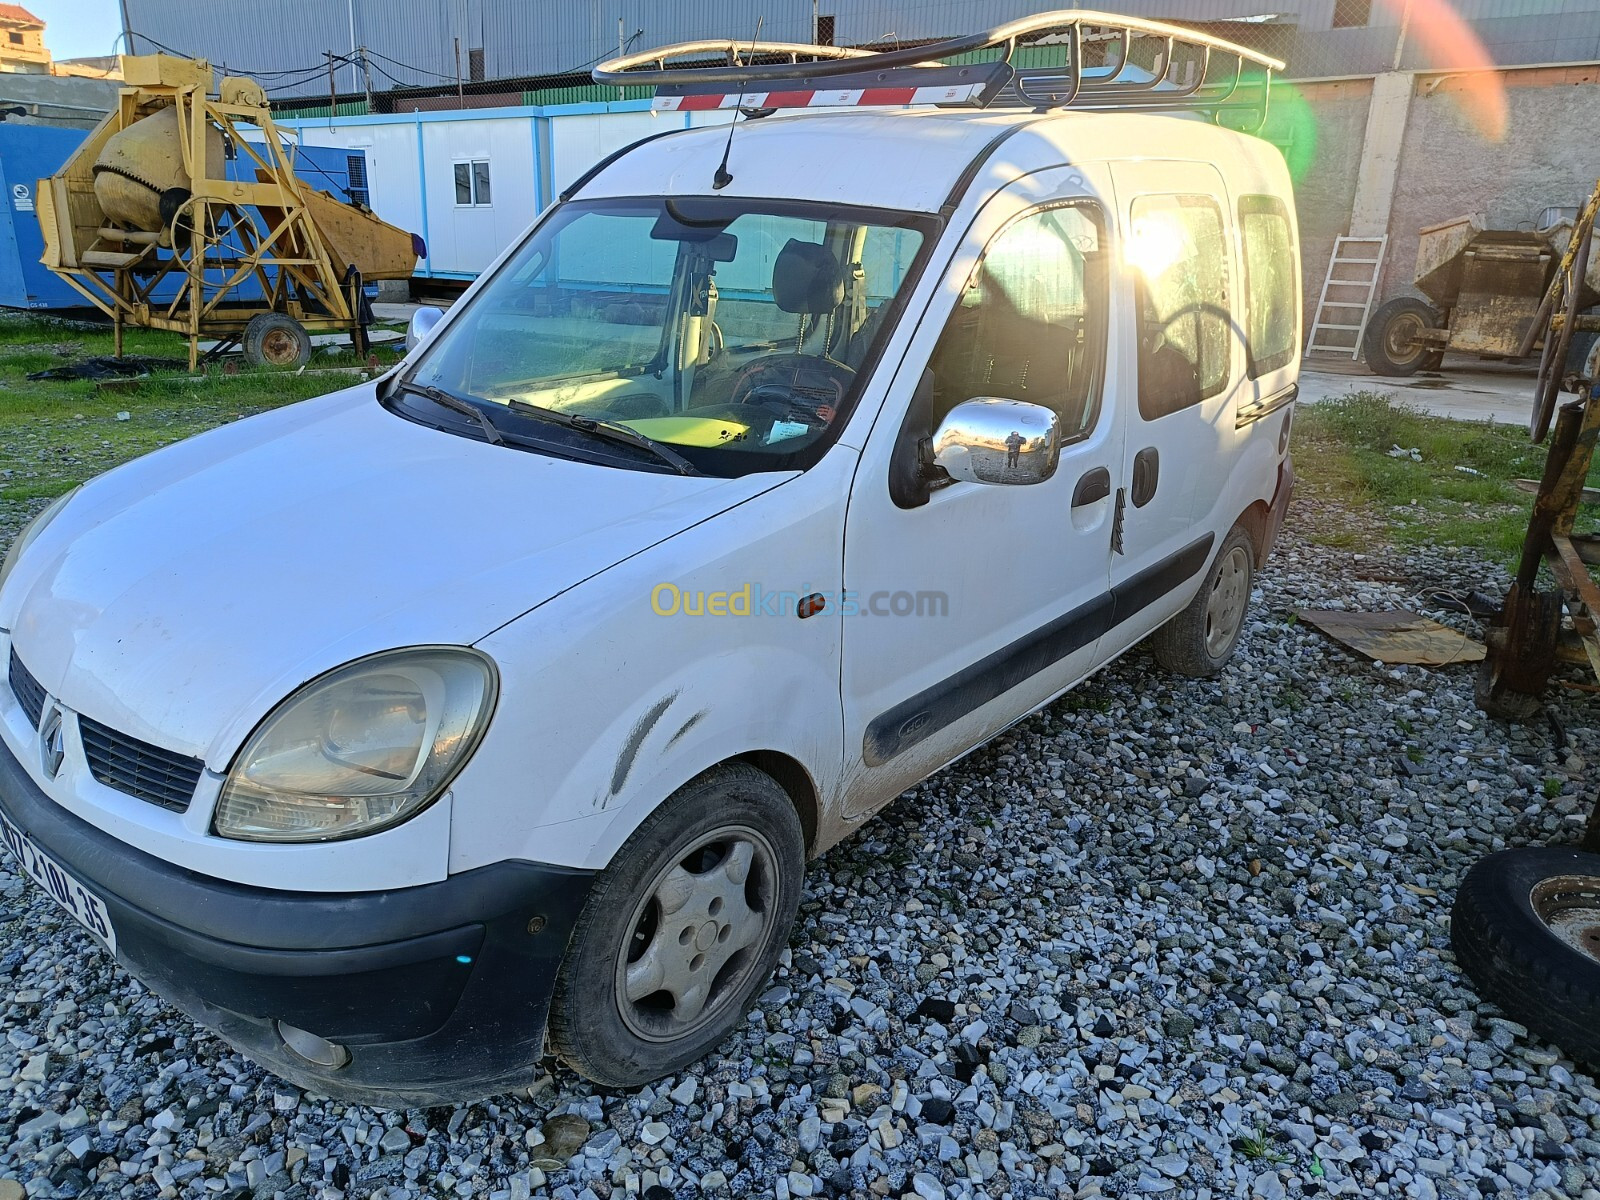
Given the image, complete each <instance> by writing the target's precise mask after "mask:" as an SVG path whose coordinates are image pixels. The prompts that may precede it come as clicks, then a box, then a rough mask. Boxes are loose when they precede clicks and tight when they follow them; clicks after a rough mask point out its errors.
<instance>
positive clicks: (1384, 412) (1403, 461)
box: [1294, 392, 1594, 565]
mask: <svg viewBox="0 0 1600 1200" xmlns="http://www.w3.org/2000/svg"><path fill="white" fill-rule="evenodd" d="M1294 439H1295V440H1294V449H1295V470H1296V472H1297V473H1298V477H1299V479H1300V481H1301V482H1302V484H1303V486H1304V487H1305V488H1306V491H1307V494H1309V495H1310V496H1312V497H1314V498H1321V499H1327V500H1331V501H1336V502H1338V503H1339V504H1340V505H1342V506H1347V507H1354V508H1362V507H1365V508H1367V509H1368V510H1369V514H1370V515H1371V516H1372V517H1374V518H1376V521H1377V528H1378V530H1379V531H1381V533H1382V534H1383V535H1384V536H1385V537H1386V538H1387V539H1389V540H1392V541H1394V542H1396V543H1398V544H1400V545H1402V546H1404V545H1421V544H1428V545H1450V546H1466V547H1471V548H1473V549H1477V550H1479V551H1482V552H1483V553H1485V554H1486V555H1488V556H1489V557H1491V558H1493V559H1495V560H1497V561H1499V562H1502V563H1505V564H1508V565H1509V564H1510V563H1512V562H1513V561H1514V560H1515V558H1516V556H1517V553H1518V551H1519V550H1520V548H1521V546H1522V538H1523V534H1524V532H1525V531H1526V529H1527V524H1528V514H1529V512H1530V510H1531V508H1532V504H1533V497H1532V496H1531V495H1530V494H1528V493H1526V492H1521V491H1519V490H1517V489H1516V488H1515V487H1514V486H1513V485H1512V481H1513V480H1517V479H1537V478H1538V477H1539V475H1540V474H1541V473H1542V472H1543V470H1544V459H1545V447H1544V446H1536V445H1534V444H1533V443H1532V442H1530V441H1529V440H1528V434H1527V431H1526V430H1524V429H1522V428H1521V427H1520V426H1511V425H1496V424H1494V423H1492V422H1491V423H1485V422H1478V421H1456V420H1451V419H1449V418H1447V417H1434V416H1429V415H1427V414H1425V413H1421V412H1418V411H1416V410H1415V409H1412V408H1408V407H1406V406H1404V405H1400V404H1395V403H1394V402H1393V401H1392V400H1390V398H1389V397H1387V396H1384V395H1379V394H1376V393H1373V392H1357V393H1355V394H1353V395H1350V396H1346V397H1343V398H1341V399H1336V400H1329V401H1325V402H1323V403H1321V404H1308V405H1305V406H1303V407H1301V408H1300V409H1299V410H1298V412H1297V413H1296V417H1295V429H1294ZM1396 447H1398V448H1399V450H1401V451H1403V452H1405V453H1403V454H1398V455H1397V454H1395V453H1393V451H1394V450H1395V448H1396ZM1412 451H1415V454H1412V453H1411V452H1412ZM1593 478H1594V472H1591V482H1592V480H1593ZM1372 532H1373V531H1372V529H1371V528H1370V527H1360V526H1356V525H1352V526H1348V527H1338V526H1335V527H1331V528H1327V529H1322V530H1317V531H1313V532H1312V533H1311V534H1310V535H1309V536H1310V537H1311V540H1313V541H1315V542H1318V543H1320V544H1322V545H1327V546H1335V547H1339V548H1361V547H1362V546H1363V545H1364V543H1365V542H1366V541H1367V540H1368V538H1369V537H1370V536H1371V534H1372Z"/></svg>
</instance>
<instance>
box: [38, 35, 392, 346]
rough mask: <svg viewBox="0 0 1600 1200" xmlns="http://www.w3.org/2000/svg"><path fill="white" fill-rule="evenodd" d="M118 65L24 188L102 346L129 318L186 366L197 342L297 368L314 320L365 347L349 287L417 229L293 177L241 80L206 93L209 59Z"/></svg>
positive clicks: (278, 140)
mask: <svg viewBox="0 0 1600 1200" xmlns="http://www.w3.org/2000/svg"><path fill="white" fill-rule="evenodd" d="M122 71H123V78H124V80H125V81H126V83H127V86H126V87H124V88H123V89H122V90H121V92H120V94H119V98H118V101H117V107H116V109H115V110H114V111H113V112H111V113H110V114H109V115H108V116H107V117H106V119H105V120H104V121H102V122H101V123H100V125H99V126H98V127H97V128H96V129H95V130H94V132H93V133H91V134H90V135H89V137H88V138H87V140H85V141H84V143H83V144H82V146H80V147H79V148H78V150H77V152H76V153H74V154H73V156H72V157H71V158H69V159H68V160H67V161H66V163H65V164H64V165H63V166H62V168H61V169H60V170H59V171H58V172H56V174H55V175H53V176H51V177H50V178H49V179H44V180H40V181H39V188H38V193H37V195H38V214H39V224H40V226H41V227H42V228H43V231H44V260H43V261H44V265H45V266H47V267H49V268H50V269H51V270H52V271H54V272H55V273H56V274H58V275H60V276H61V277H62V278H63V279H65V280H66V281H67V283H69V284H70V285H71V286H72V287H74V288H76V289H77V290H78V291H79V292H80V293H82V295H83V296H84V297H85V298H86V299H88V300H89V302H90V303H91V304H93V305H94V306H95V307H96V308H98V309H100V310H101V311H102V312H104V313H105V314H106V315H107V316H109V317H110V318H111V319H112V321H113V322H114V323H115V325H116V348H117V354H118V355H119V356H120V355H121V353H122V331H123V328H124V327H125V326H128V325H132V326H135V327H142V328H150V329H170V330H174V331H176V332H178V333H182V334H185V335H187V337H188V339H189V366H190V369H191V370H193V369H194V368H195V367H196V365H197V364H198V361H199V357H200V353H199V347H200V340H201V339H202V338H215V339H217V341H218V346H216V347H214V348H213V350H212V353H216V352H217V351H219V350H225V349H230V348H232V347H233V346H235V345H238V346H240V347H241V348H242V349H243V351H244V354H245V357H246V358H247V359H248V360H249V361H251V362H253V363H257V364H267V365H272V366H297V365H301V364H304V363H305V361H306V359H307V358H308V357H309V356H310V353H311V332H312V331H314V330H320V331H342V332H348V333H349V334H350V337H351V339H352V342H353V344H354V345H355V347H356V350H357V352H358V353H363V354H364V353H365V352H366V349H367V341H366V324H367V321H368V320H370V308H369V306H368V305H367V303H366V300H365V296H364V293H363V290H362V288H363V285H364V284H365V283H367V282H370V281H372V280H378V279H406V278H409V277H410V275H411V273H412V271H413V270H415V268H416V263H417V259H418V257H419V256H420V255H421V254H422V253H423V252H424V250H423V246H422V244H421V239H419V238H417V237H416V236H415V235H414V234H411V233H408V232H406V231H405V230H403V229H397V228H395V227H394V226H393V225H390V224H388V223H387V222H384V221H381V220H379V219H378V218H377V217H376V216H374V215H373V214H372V212H371V211H370V210H368V209H366V208H363V207H360V206H357V205H354V204H347V203H345V202H344V201H342V200H338V199H336V198H335V197H333V196H330V195H329V194H327V193H326V192H321V191H318V190H316V189H314V188H312V187H311V186H310V185H309V184H307V183H306V182H305V181H304V180H303V179H299V178H297V177H296V175H295V169H294V150H295V146H294V143H293V142H291V141H289V140H288V139H286V138H285V137H284V136H283V135H282V133H281V132H280V131H279V129H278V128H277V126H276V125H275V124H274V123H273V120H272V113H271V109H270V108H269V106H268V104H267V97H266V93H265V92H264V91H263V90H262V88H261V85H260V84H258V83H256V82H255V81H254V80H251V79H242V78H236V77H232V76H227V77H224V78H223V79H222V81H221V83H220V85H219V86H218V88H217V91H216V92H215V93H214V94H213V93H212V91H211V80H212V71H211V66H210V64H209V63H207V62H204V61H202V60H198V59H187V58H177V57H174V56H171V55H166V54H152V55H140V56H132V55H130V56H125V57H124V58H123V59H122ZM247 130H248V134H247V132H246V131H247ZM230 165H231V166H232V167H233V169H232V170H230V169H229V168H230ZM240 168H243V170H241V169H240ZM252 168H253V169H252ZM230 175H232V176H234V178H230ZM247 175H249V176H253V178H244V176H247ZM174 275H176V276H177V288H176V289H175V290H174V289H173V288H171V287H170V286H160V285H163V284H164V282H165V281H167V280H169V279H171V278H172V277H173V276H174ZM158 286H160V291H161V295H160V297H159V298H157V296H156V292H157V288H158Z"/></svg>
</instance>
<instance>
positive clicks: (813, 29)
mask: <svg viewBox="0 0 1600 1200" xmlns="http://www.w3.org/2000/svg"><path fill="white" fill-rule="evenodd" d="M820 32H821V31H820V30H819V29H818V27H817V0H811V44H812V45H813V46H820V45H821V44H822V43H821V42H820V41H818V40H817V39H818V36H819V34H820Z"/></svg>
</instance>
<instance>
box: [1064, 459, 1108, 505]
mask: <svg viewBox="0 0 1600 1200" xmlns="http://www.w3.org/2000/svg"><path fill="white" fill-rule="evenodd" d="M1109 495H1111V472H1110V471H1108V470H1106V468H1104V467H1096V468H1095V469H1094V470H1092V471H1088V472H1086V473H1085V474H1084V476H1083V478H1082V479H1080V480H1078V483H1077V486H1076V487H1074V488H1073V489H1072V507H1073V508H1082V507H1083V506H1084V505H1085V504H1093V503H1095V502H1096V501H1098V500H1104V499H1105V498H1106V497H1107V496H1109Z"/></svg>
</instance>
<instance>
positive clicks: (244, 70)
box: [128, 29, 354, 91]
mask: <svg viewBox="0 0 1600 1200" xmlns="http://www.w3.org/2000/svg"><path fill="white" fill-rule="evenodd" d="M128 37H129V38H136V37H137V38H143V39H144V40H145V41H147V42H149V43H150V44H151V45H152V46H154V47H155V48H156V49H158V50H165V51H166V52H167V53H168V54H175V55H177V56H178V57H179V58H198V57H199V56H198V55H195V54H190V53H189V52H188V51H186V50H176V49H174V48H173V47H171V46H169V45H167V44H166V43H165V42H158V41H156V39H155V38H153V37H151V36H150V35H149V34H148V33H139V32H137V31H136V30H131V29H130V30H129V31H128ZM334 59H335V61H337V62H338V63H340V64H344V63H349V62H352V61H354V60H353V59H352V58H351V57H350V55H348V54H336V55H334ZM228 67H229V70H232V71H237V72H238V73H239V74H241V75H249V76H251V77H252V78H254V79H279V78H282V77H283V76H285V75H317V74H320V73H322V72H324V71H326V70H327V69H328V64H327V63H326V62H323V63H319V64H318V65H317V66H314V67H289V68H286V69H284V70H276V71H252V70H251V69H250V68H249V67H241V66H236V65H234V64H231V63H230V64H228ZM268 90H269V91H270V90H272V89H270V88H269V89H268Z"/></svg>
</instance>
